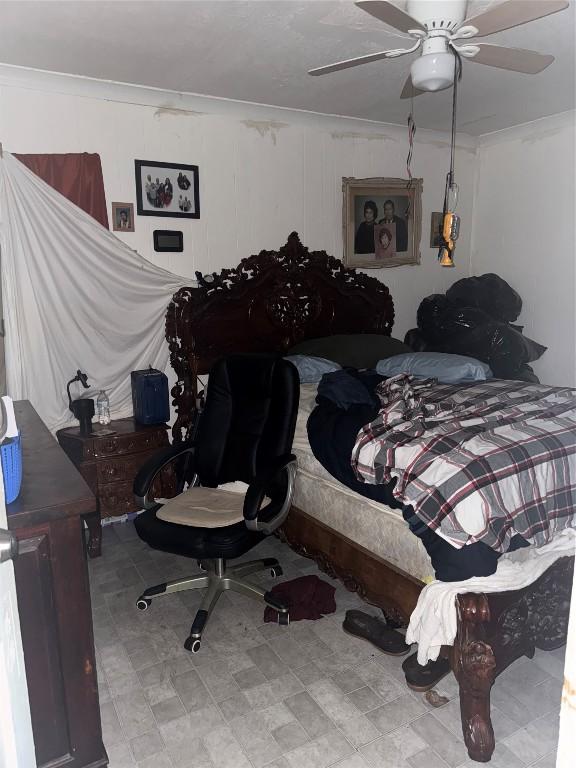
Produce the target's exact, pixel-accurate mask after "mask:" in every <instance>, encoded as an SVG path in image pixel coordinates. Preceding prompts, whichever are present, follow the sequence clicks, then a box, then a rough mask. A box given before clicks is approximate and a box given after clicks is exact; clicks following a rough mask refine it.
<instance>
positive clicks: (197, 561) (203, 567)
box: [196, 560, 208, 571]
mask: <svg viewBox="0 0 576 768" xmlns="http://www.w3.org/2000/svg"><path fill="white" fill-rule="evenodd" d="M196 563H197V565H198V568H200V570H201V571H206V570H208V569H207V568H206V566H205V565H204V563H203V561H202V560H196Z"/></svg>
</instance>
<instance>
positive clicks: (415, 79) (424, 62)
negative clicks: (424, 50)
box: [410, 51, 454, 91]
mask: <svg viewBox="0 0 576 768" xmlns="http://www.w3.org/2000/svg"><path fill="white" fill-rule="evenodd" d="M410 75H411V77H412V84H413V86H414V87H415V88H418V89H419V90H421V91H441V90H443V89H444V88H449V87H450V86H451V85H452V84H453V82H454V55H453V54H452V53H448V52H447V51H444V52H441V53H428V54H424V55H423V56H420V57H419V58H418V59H415V60H414V61H413V62H412V67H411V68H410Z"/></svg>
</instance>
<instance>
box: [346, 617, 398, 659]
mask: <svg viewBox="0 0 576 768" xmlns="http://www.w3.org/2000/svg"><path fill="white" fill-rule="evenodd" d="M342 629H343V630H344V631H345V632H348V633H349V634H350V635H354V636H355V637H361V638H362V639H363V640H368V642H370V643H372V645H375V646H376V648H378V650H380V651H382V653H387V654H389V655H390V656H405V655H406V654H407V653H408V652H409V651H410V646H409V645H406V643H405V642H404V636H403V635H402V634H400V632H397V631H396V630H395V629H390V627H387V626H386V624H385V623H384V622H383V621H382V620H381V619H378V618H376V616H370V614H368V613H363V612H362V611H346V618H345V619H344V621H343V623H342Z"/></svg>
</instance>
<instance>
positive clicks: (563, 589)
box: [452, 557, 574, 762]
mask: <svg viewBox="0 0 576 768" xmlns="http://www.w3.org/2000/svg"><path fill="white" fill-rule="evenodd" d="M573 571H574V558H573V557H562V558H560V560H557V561H556V562H555V563H554V565H552V566H551V567H550V568H548V570H547V571H545V572H544V573H543V574H542V576H540V578H539V579H538V580H537V581H535V582H534V583H533V584H531V585H530V586H529V587H526V588H525V589H518V590H514V591H511V592H498V593H494V594H470V595H459V596H458V599H457V609H458V634H457V636H456V642H455V644H454V647H453V650H452V668H453V670H454V674H455V675H456V678H457V680H458V683H459V686H460V711H461V714H462V731H463V734H464V741H465V742H466V746H467V748H468V754H469V755H470V757H471V758H472V759H473V760H478V761H480V762H487V761H488V760H490V757H491V756H492V752H493V751H494V730H493V728H492V722H491V719H490V689H491V688H492V684H493V683H494V680H495V678H496V677H497V675H499V674H500V672H502V671H503V670H504V669H506V667H507V666H509V665H510V664H511V663H512V662H513V661H515V660H516V659H519V658H520V657H521V656H528V657H529V658H532V656H534V650H535V649H536V648H540V649H542V650H544V651H551V650H554V649H555V648H560V647H561V646H562V645H564V644H565V643H566V635H567V632H568V616H569V613H570V594H571V590H572V576H573Z"/></svg>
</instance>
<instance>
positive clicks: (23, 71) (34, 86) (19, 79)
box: [0, 63, 478, 150]
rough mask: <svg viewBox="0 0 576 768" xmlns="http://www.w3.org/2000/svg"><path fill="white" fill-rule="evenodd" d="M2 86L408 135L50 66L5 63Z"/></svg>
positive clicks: (341, 132) (463, 141)
mask: <svg viewBox="0 0 576 768" xmlns="http://www.w3.org/2000/svg"><path fill="white" fill-rule="evenodd" d="M0 87H6V88H22V89H25V90H34V91H41V92H48V93H58V94H62V95H67V96H78V97H81V98H90V99H100V100H104V101H115V102H120V103H123V104H134V105H138V106H144V107H151V108H155V109H165V110H175V111H181V112H190V113H194V114H195V115H197V116H199V117H201V116H202V115H222V116H229V117H231V118H235V119H238V120H255V121H278V122H284V123H285V124H292V125H298V124H300V125H314V126H315V127H316V128H322V129H324V130H326V131H328V132H333V133H334V134H335V137H337V138H342V139H346V138H351V139H358V138H363V137H365V138H368V139H386V138H388V139H391V140H401V141H403V140H405V138H406V128H405V127H404V126H403V125H396V124H394V123H384V122H379V121H377V120H364V119H362V118H357V117H347V116H345V115H329V114H325V113H322V112H311V111H308V110H303V109H290V108H288V107H276V106H272V105H268V104H256V103H254V102H249V101H236V100H234V99H225V98H221V97H217V96H205V95H203V94H197V93H182V92H179V91H169V90H164V89H161V88H150V87H147V86H142V85H134V84H132V83H120V82H116V81H113V80H99V79H97V78H91V77H84V76H80V75H70V74H65V73H60V72H48V71H46V70H41V69H32V68H29V67H18V66H14V65H11V64H1V63H0ZM449 141H450V135H449V132H448V131H435V130H430V129H426V128H420V129H418V133H417V135H416V138H415V143H416V144H431V143H438V144H439V145H445V146H449ZM458 146H459V147H461V148H465V149H473V150H475V149H476V148H477V146H478V144H477V140H476V137H474V136H470V135H468V134H465V133H459V134H458Z"/></svg>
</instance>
